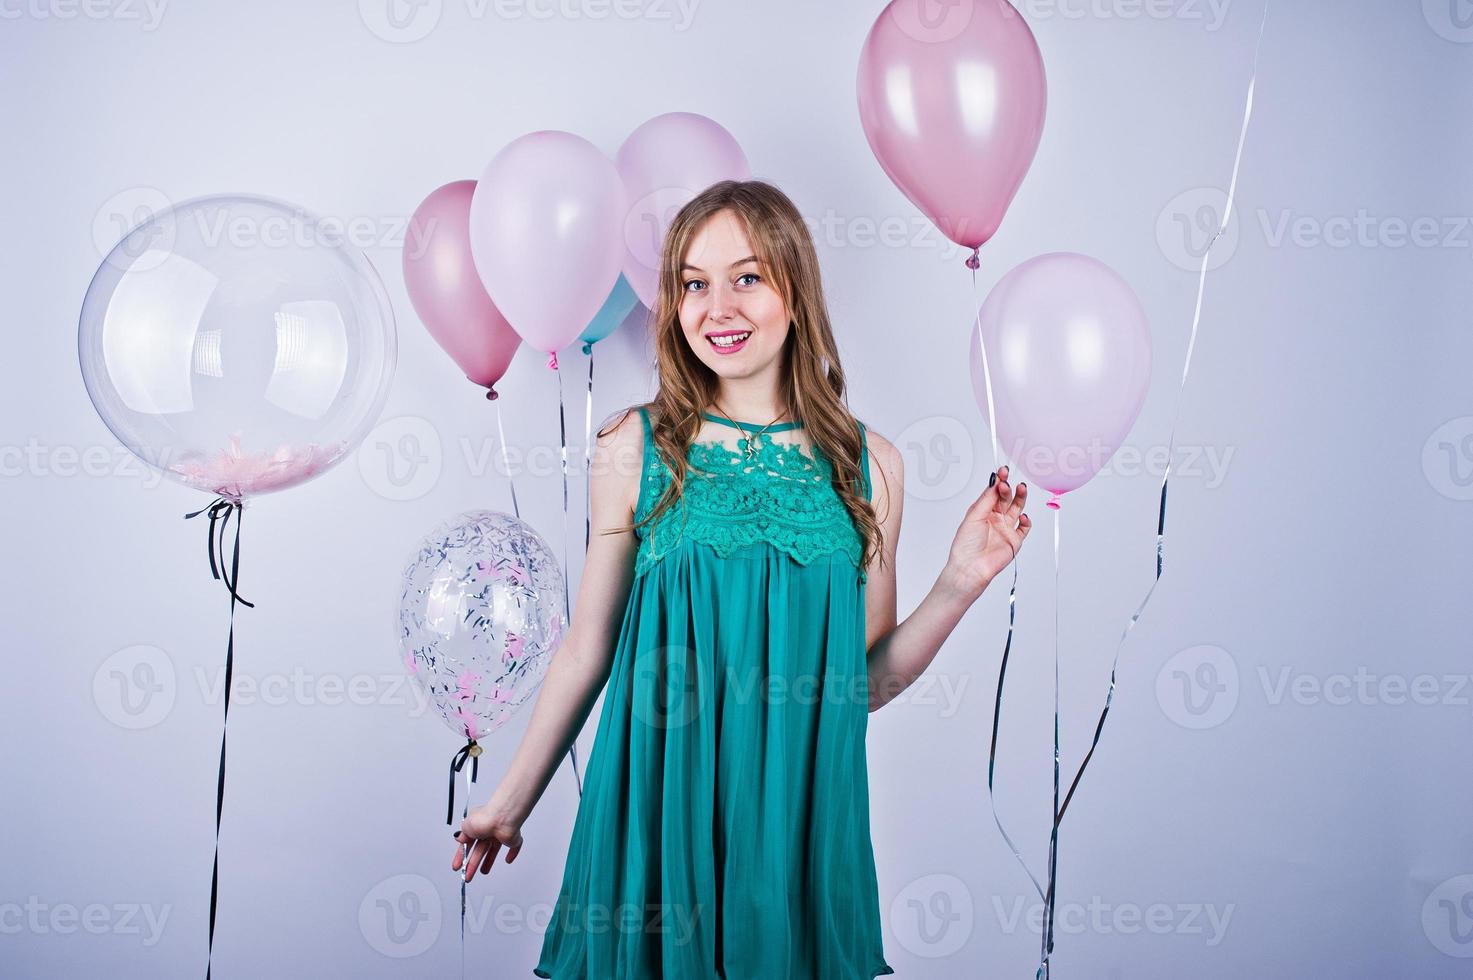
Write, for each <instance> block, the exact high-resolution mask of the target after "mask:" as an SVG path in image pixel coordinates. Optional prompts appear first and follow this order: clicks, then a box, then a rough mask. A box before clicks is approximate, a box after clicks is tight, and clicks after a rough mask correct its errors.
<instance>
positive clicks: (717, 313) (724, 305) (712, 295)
mask: <svg viewBox="0 0 1473 980" xmlns="http://www.w3.org/2000/svg"><path fill="white" fill-rule="evenodd" d="M706 295H707V296H708V297H709V299H710V302H711V306H710V309H709V310H708V312H707V313H706V315H707V316H708V317H710V318H711V319H712V320H729V319H731V315H732V312H733V310H732V307H733V306H734V304H733V302H732V299H733V297H732V295H731V292H730V291H729V290H728V289H727V287H726V286H725V285H724V284H722V283H714V284H712V286H711V288H710V290H709V291H708V292H707V294H706Z"/></svg>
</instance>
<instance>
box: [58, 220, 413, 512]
mask: <svg viewBox="0 0 1473 980" xmlns="http://www.w3.org/2000/svg"><path fill="white" fill-rule="evenodd" d="M77 347H78V354H79V357H80V359H81V368H82V378H83V380H84V381H85V382H86V385H87V393H88V394H89V395H90V396H91V398H92V403H93V405H94V406H95V407H96V408H97V412H98V414H99V415H101V416H102V420H103V422H105V423H106V424H107V427H108V428H109V429H111V430H112V432H113V434H114V435H116V436H117V437H118V440H119V441H120V442H122V443H123V445H124V446H126V447H127V448H128V449H129V450H130V451H131V452H133V453H134V454H135V455H137V456H138V457H139V458H140V459H142V460H143V461H144V462H146V463H148V464H149V465H150V466H153V467H155V468H156V469H158V470H160V471H162V472H163V473H165V474H166V475H168V476H170V477H172V478H174V479H176V480H179V481H180V482H182V483H185V484H187V485H189V486H192V487H195V488H196V489H199V490H205V491H207V492H210V493H215V494H219V495H220V496H222V497H227V498H230V499H233V500H239V499H241V498H242V497H246V496H250V495H253V494H258V493H267V492H271V491H276V490H283V489H286V488H287V487H292V486H295V485H297V484H299V483H302V482H303V481H305V480H308V479H311V478H312V477H313V476H316V475H317V474H319V473H321V472H323V471H324V470H326V469H328V468H329V467H331V466H332V465H333V464H335V463H337V462H338V461H339V460H341V459H342V458H343V457H344V456H345V455H347V454H348V453H349V452H350V451H351V450H352V449H353V447H355V446H356V445H357V444H358V443H359V442H360V441H362V439H363V437H364V436H365V435H367V433H368V430H369V429H370V428H371V427H372V426H373V424H374V422H375V421H376V420H377V418H378V415H379V412H380V410H381V409H382V407H383V403H384V399H385V398H386V397H387V395H388V390H389V382H390V380H391V378H392V377H393V373H394V362H395V337H394V314H393V309H392V307H391V306H390V304H389V298H388V294H387V293H386V292H385V290H384V286H383V283H382V282H381V281H380V279H379V276H378V273H377V272H376V271H374V268H373V266H372V265H371V264H370V263H369V261H368V258H367V257H366V256H365V255H364V254H363V253H362V252H360V251H358V250H357V249H356V248H353V247H351V246H350V245H348V244H347V243H346V241H345V240H344V234H343V231H342V229H341V228H340V227H338V226H336V225H334V224H333V223H331V222H329V221H327V220H325V219H323V218H319V217H317V216H315V215H313V214H311V213H309V212H307V211H304V210H303V209H301V208H299V207H297V206H296V205H293V204H287V203H285V202H283V201H276V200H272V199H270V198H264V197H254V196H246V195H227V196H218V197H206V198H198V199H195V200H192V201H186V202H184V203H182V204H179V205H176V206H175V207H172V208H169V209H167V210H164V211H160V212H158V213H157V214H154V215H152V216H151V217H149V218H148V219H147V220H145V221H143V222H142V223H141V224H139V225H138V226H137V227H136V228H134V229H133V230H132V231H130V232H129V233H128V234H127V236H126V237H124V239H123V240H122V241H121V242H119V243H118V244H117V245H116V246H115V247H114V248H113V250H112V251H111V252H109V253H108V255H107V257H106V258H105V259H104V260H103V262H102V265H101V267H100V268H99V269H98V271H97V273H96V275H95V276H94V277H93V279H92V283H91V285H90V286H89V287H88V289H87V296H86V299H85V300H84V301H83V303H82V315H81V325H80V329H79V331H78V337H77Z"/></svg>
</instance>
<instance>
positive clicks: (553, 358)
mask: <svg viewBox="0 0 1473 980" xmlns="http://www.w3.org/2000/svg"><path fill="white" fill-rule="evenodd" d="M547 366H548V367H550V368H552V369H553V370H554V371H556V370H557V351H553V352H552V353H551V354H548V355H547Z"/></svg>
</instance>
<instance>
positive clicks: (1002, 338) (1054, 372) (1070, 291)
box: [971, 252, 1151, 507]
mask: <svg viewBox="0 0 1473 980" xmlns="http://www.w3.org/2000/svg"><path fill="white" fill-rule="evenodd" d="M978 317H979V319H980V335H979V331H978V330H975V329H974V330H973V331H972V351H971V369H972V390H973V393H974V394H975V395H976V398H977V404H978V406H980V407H981V408H982V410H983V412H984V413H985V412H986V411H987V388H986V376H985V375H984V373H983V363H982V343H983V342H985V343H986V347H987V364H986V367H987V373H988V374H990V376H991V379H992V392H993V401H994V404H995V408H996V411H997V418H996V435H997V438H998V441H999V442H1000V443H1001V444H1002V449H1003V451H1004V452H1005V453H1006V454H1007V456H1008V458H1009V459H1011V460H1012V461H1013V462H1014V463H1015V464H1016V465H1017V466H1019V467H1021V468H1022V470H1023V471H1024V472H1025V473H1027V474H1028V476H1029V478H1030V479H1031V480H1032V481H1033V483H1034V484H1035V485H1036V486H1040V487H1043V488H1044V489H1045V490H1049V491H1051V492H1052V493H1054V494H1055V499H1054V500H1051V501H1049V506H1051V507H1055V506H1057V495H1058V494H1062V493H1065V492H1067V491H1069V490H1075V489H1077V488H1079V487H1081V486H1083V485H1084V484H1085V483H1087V482H1088V481H1089V480H1090V479H1092V478H1093V477H1094V475H1095V474H1096V473H1098V472H1099V471H1100V470H1101V469H1102V468H1103V467H1104V465H1105V464H1106V463H1107V462H1109V460H1110V457H1111V456H1113V455H1114V454H1115V450H1117V449H1119V448H1120V444H1121V443H1122V442H1124V441H1125V437H1126V436H1127V435H1128V434H1129V433H1130V430H1131V427H1132V426H1133V425H1135V420H1136V416H1137V415H1139V414H1140V410H1141V405H1142V404H1143V403H1144V402H1145V398H1146V390H1147V389H1148V388H1149V387H1150V383H1151V330H1150V326H1149V324H1148V323H1147V321H1146V313H1145V310H1144V309H1143V308H1142V307H1141V303H1140V300H1139V299H1138V298H1137V297H1136V295H1135V291H1134V290H1132V289H1131V288H1130V284H1129V283H1127V282H1126V281H1125V280H1124V279H1123V278H1121V277H1120V275H1119V274H1118V273H1116V272H1115V270H1113V269H1111V268H1110V267H1109V266H1107V265H1105V264H1104V263H1103V262H1101V261H1099V260H1098V259H1095V258H1092V257H1090V256H1088V255H1080V254H1078V253H1077V252H1051V253H1049V254H1047V255H1038V256H1035V257H1033V258H1031V259H1029V260H1028V261H1026V262H1024V263H1023V264H1021V265H1019V266H1018V267H1017V268H1015V269H1013V270H1012V271H1011V272H1009V273H1008V274H1007V275H1005V276H1003V277H1002V279H1001V280H1000V281H999V282H998V284H997V285H996V286H994V287H993V289H992V292H990V293H988V294H987V301H986V302H985V303H983V304H982V309H981V311H980V312H979V314H978Z"/></svg>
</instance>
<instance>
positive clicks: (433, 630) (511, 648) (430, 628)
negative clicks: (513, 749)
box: [399, 510, 567, 741]
mask: <svg viewBox="0 0 1473 980" xmlns="http://www.w3.org/2000/svg"><path fill="white" fill-rule="evenodd" d="M564 606H565V601H564V591H563V576H562V570H561V569H560V568H559V567H558V563H557V560H556V559H555V558H554V557H553V553H552V549H551V548H549V547H548V546H547V542H546V541H544V540H543V539H542V536H541V535H539V534H538V533H537V532H536V531H534V530H533V529H532V528H531V527H529V526H528V525H527V524H525V523H524V522H522V521H520V520H518V519H517V518H515V517H512V516H511V515H509V514H502V513H499V512H496V511H489V510H476V511H470V512H468V513H465V514H461V515H460V516H459V517H456V518H454V519H452V520H450V521H447V522H446V523H444V524H442V525H440V527H438V528H436V529H435V530H434V531H433V532H431V533H430V535H429V536H428V537H426V538H425V539H424V542H423V543H422V544H421V545H420V548H419V550H418V551H417V552H416V553H415V555H414V557H413V558H412V559H411V560H410V562H409V565H408V567H407V568H406V569H405V570H404V588H403V594H402V598H401V600H400V603H399V638H400V645H401V649H402V652H403V655H404V666H405V668H406V669H407V670H408V671H409V673H410V675H411V676H413V677H414V679H415V681H416V682H417V683H418V684H419V685H420V686H421V687H422V689H423V690H424V691H425V692H426V693H427V694H428V695H429V696H430V699H431V700H432V701H433V702H434V704H435V706H436V707H437V708H438V709H439V711H440V715H441V717H443V718H444V719H445V723H446V724H448V725H449V726H450V728H451V729H452V730H453V731H455V732H456V733H457V734H460V735H462V736H464V737H465V738H467V739H470V740H472V741H474V740H476V739H478V738H482V737H484V736H485V735H486V734H487V733H489V732H491V731H494V730H495V729H497V728H499V727H501V725H503V724H504V723H505V722H506V720H507V719H508V718H509V717H510V716H511V714H512V712H514V711H516V710H517V708H519V707H520V706H521V705H522V704H524V703H526V701H527V700H528V699H529V698H531V696H532V694H533V692H535V691H536V690H537V687H538V685H539V684H541V683H542V678H543V675H545V674H546V673H547V665H548V663H549V662H550V661H551V659H552V655H553V653H554V652H556V650H557V648H558V645H559V644H560V643H561V641H562V636H563V634H564V631H565V628H566V625H567V622H566V619H565V614H564Z"/></svg>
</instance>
